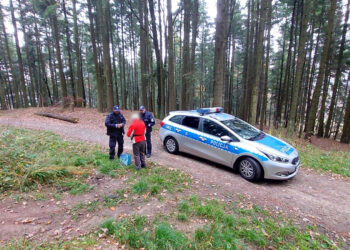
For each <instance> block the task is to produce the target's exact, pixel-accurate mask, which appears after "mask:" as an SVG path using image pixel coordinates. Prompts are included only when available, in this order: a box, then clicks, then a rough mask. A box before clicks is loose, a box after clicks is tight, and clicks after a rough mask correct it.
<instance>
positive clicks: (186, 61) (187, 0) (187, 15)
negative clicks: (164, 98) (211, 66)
mask: <svg viewBox="0 0 350 250" xmlns="http://www.w3.org/2000/svg"><path fill="white" fill-rule="evenodd" d="M190 9H191V0H184V39H183V47H182V84H181V100H182V101H181V108H182V109H184V110H185V109H188V103H187V101H188V100H189V98H188V95H189V94H190V91H189V88H190V87H191V86H190V78H191V66H190V65H191V61H190V60H191V57H190V32H191V12H190Z"/></svg>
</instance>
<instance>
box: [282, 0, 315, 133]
mask: <svg viewBox="0 0 350 250" xmlns="http://www.w3.org/2000/svg"><path fill="white" fill-rule="evenodd" d="M310 6H311V1H304V7H303V15H302V20H301V26H300V38H299V45H298V59H297V69H296V73H295V83H294V90H293V93H292V100H291V107H290V114H289V121H288V125H287V128H288V134H289V135H290V136H291V135H292V134H293V132H294V130H295V119H296V114H297V108H298V107H297V106H298V97H299V89H300V88H301V81H302V74H303V68H304V61H305V55H306V49H305V44H306V42H307V27H308V24H309V19H310Z"/></svg>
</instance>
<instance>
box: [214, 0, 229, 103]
mask: <svg viewBox="0 0 350 250" xmlns="http://www.w3.org/2000/svg"><path fill="white" fill-rule="evenodd" d="M226 9H227V2H226V0H217V16H216V31H215V50H214V83H213V98H214V99H213V106H220V107H221V106H222V104H223V89H224V69H225V35H226V26H227V17H226Z"/></svg>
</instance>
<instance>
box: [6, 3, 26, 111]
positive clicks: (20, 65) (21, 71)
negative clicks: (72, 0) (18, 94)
mask: <svg viewBox="0 0 350 250" xmlns="http://www.w3.org/2000/svg"><path fill="white" fill-rule="evenodd" d="M10 9H11V18H12V25H13V29H14V35H15V41H16V52H17V60H18V68H19V76H20V81H21V90H22V98H23V107H24V108H27V107H28V95H27V87H26V81H25V78H24V67H23V59H22V53H21V49H20V46H19V40H18V33H17V22H16V17H15V12H14V8H13V2H12V0H10Z"/></svg>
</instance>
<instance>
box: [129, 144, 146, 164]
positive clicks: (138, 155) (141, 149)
mask: <svg viewBox="0 0 350 250" xmlns="http://www.w3.org/2000/svg"><path fill="white" fill-rule="evenodd" d="M132 151H133V153H134V159H135V165H136V168H137V169H140V168H141V167H146V160H145V153H146V142H145V141H140V142H138V143H134V144H133V145H132Z"/></svg>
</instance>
